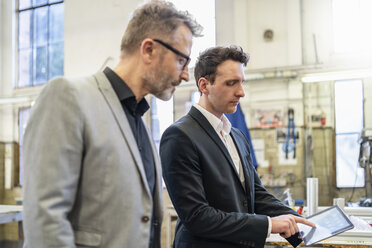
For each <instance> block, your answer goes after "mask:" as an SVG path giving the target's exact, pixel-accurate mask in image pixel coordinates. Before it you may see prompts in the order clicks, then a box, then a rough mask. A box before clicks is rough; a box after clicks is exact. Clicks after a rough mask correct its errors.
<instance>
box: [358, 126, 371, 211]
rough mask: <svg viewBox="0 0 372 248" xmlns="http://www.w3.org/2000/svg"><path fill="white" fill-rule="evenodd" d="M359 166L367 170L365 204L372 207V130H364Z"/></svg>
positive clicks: (360, 140) (361, 139)
mask: <svg viewBox="0 0 372 248" xmlns="http://www.w3.org/2000/svg"><path fill="white" fill-rule="evenodd" d="M359 142H360V152H359V165H360V166H361V167H363V168H364V170H365V180H366V181H365V182H366V184H365V185H366V199H364V201H363V202H365V203H366V204H368V203H369V204H368V205H369V206H371V204H370V203H371V201H372V200H371V199H372V181H371V170H372V128H364V129H363V130H362V132H361V135H360V139H359Z"/></svg>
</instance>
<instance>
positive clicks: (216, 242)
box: [160, 46, 313, 248]
mask: <svg viewBox="0 0 372 248" xmlns="http://www.w3.org/2000/svg"><path fill="white" fill-rule="evenodd" d="M248 59H249V56H248V55H247V54H246V53H244V52H243V50H242V49H241V48H238V47H235V46H231V47H215V48H211V49H208V50H206V51H205V52H203V53H202V54H201V55H200V56H199V58H198V61H197V63H196V66H195V71H194V73H195V79H196V82H197V86H198V89H199V91H200V92H201V97H200V100H199V103H198V104H195V105H194V106H193V107H192V108H191V110H190V112H189V113H188V114H187V115H186V116H184V117H183V118H181V119H180V120H179V121H177V122H176V123H174V124H173V125H172V126H171V127H169V128H168V129H167V130H166V131H165V132H164V134H163V136H162V139H161V143H160V155H161V160H162V165H163V177H164V180H165V183H166V185H167V189H168V192H169V195H170V198H171V200H172V202H173V204H174V207H175V209H176V211H177V213H178V216H179V219H178V222H177V226H176V232H175V241H174V245H175V247H176V248H234V247H264V244H265V240H266V237H267V236H268V234H270V233H280V234H281V235H282V236H283V237H285V238H288V239H289V241H290V242H291V243H292V244H293V246H297V245H298V244H299V243H301V239H299V238H298V227H297V225H296V222H299V223H304V224H307V225H313V224H312V223H310V222H309V221H307V220H306V219H304V218H301V217H298V216H295V215H296V213H295V212H294V211H293V210H292V209H290V208H288V207H287V206H285V205H284V204H282V203H281V202H280V201H279V200H277V199H276V198H275V197H274V196H272V195H271V194H270V193H268V192H267V191H266V189H265V188H264V187H263V186H262V184H261V181H260V179H259V177H258V175H257V173H256V171H255V169H254V167H253V165H252V159H251V156H250V151H249V145H248V142H247V140H246V138H245V137H244V134H243V133H242V132H241V131H239V130H238V129H235V128H232V127H231V124H230V122H229V121H228V119H227V118H226V117H225V115H224V113H234V112H235V111H236V108H237V105H238V103H239V99H240V98H241V97H244V95H245V93H244V89H243V82H244V66H246V64H247V62H248Z"/></svg>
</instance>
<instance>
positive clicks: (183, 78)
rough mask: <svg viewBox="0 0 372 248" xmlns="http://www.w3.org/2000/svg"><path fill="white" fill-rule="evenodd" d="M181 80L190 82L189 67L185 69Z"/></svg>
mask: <svg viewBox="0 0 372 248" xmlns="http://www.w3.org/2000/svg"><path fill="white" fill-rule="evenodd" d="M180 79H181V80H185V81H186V82H188V81H189V67H188V66H186V67H185V68H183V70H182V72H181V75H180Z"/></svg>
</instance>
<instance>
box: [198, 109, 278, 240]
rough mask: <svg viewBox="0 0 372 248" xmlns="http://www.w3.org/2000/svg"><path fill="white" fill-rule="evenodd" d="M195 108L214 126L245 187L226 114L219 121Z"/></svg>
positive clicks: (269, 220) (212, 115) (269, 231)
mask: <svg viewBox="0 0 372 248" xmlns="http://www.w3.org/2000/svg"><path fill="white" fill-rule="evenodd" d="M194 107H195V108H196V109H197V110H199V111H200V112H201V113H202V114H203V115H204V117H205V118H206V119H207V120H208V122H209V123H210V124H211V125H212V127H213V129H214V130H215V131H216V133H217V134H218V137H220V138H221V140H222V142H223V143H224V144H225V146H226V148H227V151H228V152H229V154H230V156H231V158H232V160H233V163H234V166H235V169H236V172H237V173H238V175H239V178H240V181H241V183H242V185H243V187H244V185H245V184H244V173H243V170H242V164H241V161H240V157H239V153H238V150H237V148H236V146H235V143H234V141H233V139H232V137H231V136H230V131H231V123H230V121H229V119H227V117H226V116H225V115H224V114H223V115H222V117H221V119H219V118H218V117H217V116H215V115H214V114H212V113H210V112H209V111H208V110H206V109H204V108H203V107H202V106H200V105H199V104H194ZM244 188H245V187H244ZM267 220H268V222H269V225H268V232H267V237H269V236H270V233H271V225H272V224H271V219H270V217H269V216H267Z"/></svg>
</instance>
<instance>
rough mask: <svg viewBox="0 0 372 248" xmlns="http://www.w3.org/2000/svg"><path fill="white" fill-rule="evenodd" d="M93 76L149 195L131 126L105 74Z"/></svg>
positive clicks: (100, 73) (99, 73)
mask: <svg viewBox="0 0 372 248" xmlns="http://www.w3.org/2000/svg"><path fill="white" fill-rule="evenodd" d="M94 77H95V78H96V81H97V85H98V89H99V90H100V91H101V93H102V95H103V97H104V98H105V100H106V102H107V104H108V106H109V108H110V109H111V111H112V113H113V115H114V118H115V120H116V123H117V124H118V126H119V128H120V131H121V133H122V135H123V137H124V139H125V141H126V143H127V145H128V147H129V150H130V151H131V153H132V156H133V158H134V161H135V164H136V165H137V169H138V171H139V173H140V175H141V178H142V183H143V185H144V187H145V188H146V191H147V193H148V195H149V196H151V193H150V189H149V186H148V183H147V179H146V174H145V169H144V167H143V164H142V159H141V155H140V153H139V151H138V146H137V142H136V140H135V138H134V135H133V133H132V132H131V127H130V125H129V122H128V119H127V117H126V115H125V113H124V111H123V107H122V106H121V104H120V101H119V99H118V97H117V95H116V93H115V91H114V89H113V88H112V86H111V84H110V81H109V80H108V79H107V77H106V76H105V74H104V73H103V72H98V73H96V74H95V75H94Z"/></svg>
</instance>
